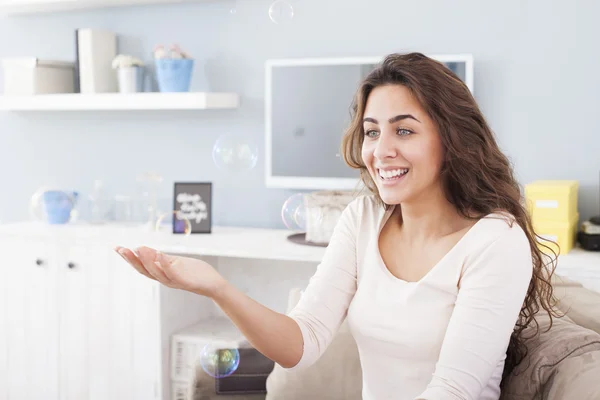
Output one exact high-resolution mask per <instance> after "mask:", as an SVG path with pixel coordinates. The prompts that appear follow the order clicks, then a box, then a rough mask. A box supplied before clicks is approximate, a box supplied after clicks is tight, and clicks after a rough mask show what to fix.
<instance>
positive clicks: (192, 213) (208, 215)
mask: <svg viewBox="0 0 600 400" xmlns="http://www.w3.org/2000/svg"><path fill="white" fill-rule="evenodd" d="M198 202H200V203H198ZM190 203H192V204H190ZM212 205H213V199H212V182H175V183H174V185H173V211H177V212H182V213H183V215H184V216H185V217H186V218H187V219H188V220H189V221H190V223H191V233H192V234H196V233H204V234H206V233H211V232H212ZM182 208H183V210H182ZM203 214H204V215H205V218H202V216H203ZM199 219H200V220H199ZM173 233H174V234H182V233H184V232H182V230H181V229H178V228H177V226H176V224H173Z"/></svg>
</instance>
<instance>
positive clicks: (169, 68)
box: [155, 58, 194, 92]
mask: <svg viewBox="0 0 600 400" xmlns="http://www.w3.org/2000/svg"><path fill="white" fill-rule="evenodd" d="M155 64H156V80H157V81H158V90H160V91H161V92H189V91H190V83H191V81H192V72H193V70H194V60H191V59H187V58H184V59H171V58H159V59H157V60H155Z"/></svg>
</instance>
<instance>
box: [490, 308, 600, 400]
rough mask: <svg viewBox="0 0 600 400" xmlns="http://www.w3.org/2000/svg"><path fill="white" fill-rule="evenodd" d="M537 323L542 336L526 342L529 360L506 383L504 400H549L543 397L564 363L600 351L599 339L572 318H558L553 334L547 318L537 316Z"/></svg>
mask: <svg viewBox="0 0 600 400" xmlns="http://www.w3.org/2000/svg"><path fill="white" fill-rule="evenodd" d="M536 320H537V321H538V323H539V325H540V331H539V335H538V336H537V337H534V338H532V339H530V340H528V341H527V342H526V344H527V348H528V354H527V357H526V358H525V359H524V360H523V362H521V364H519V365H518V366H517V367H516V368H515V369H514V371H513V372H512V373H511V374H510V375H509V376H507V377H506V379H505V381H504V382H503V389H502V396H501V399H503V400H531V399H541V398H544V399H546V397H541V396H542V393H543V392H544V391H549V390H551V386H552V380H553V379H554V377H555V375H556V374H557V373H558V371H561V372H562V371H563V365H564V363H565V360H567V359H570V358H575V357H580V356H582V355H585V354H588V353H592V352H595V351H600V335H599V334H598V333H596V332H594V331H592V330H590V329H587V328H584V327H582V326H579V325H577V324H575V323H573V321H571V320H570V319H569V317H562V318H555V319H554V320H553V324H552V327H551V328H550V330H548V329H547V328H548V326H549V318H548V316H547V315H546V314H543V313H541V314H538V315H537V316H536ZM526 333H527V330H526ZM586 359H587V358H586Z"/></svg>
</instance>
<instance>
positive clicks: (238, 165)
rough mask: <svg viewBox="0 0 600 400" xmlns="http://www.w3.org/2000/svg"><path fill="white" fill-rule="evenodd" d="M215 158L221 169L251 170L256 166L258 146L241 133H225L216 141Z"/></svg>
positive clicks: (232, 170) (213, 154)
mask: <svg viewBox="0 0 600 400" xmlns="http://www.w3.org/2000/svg"><path fill="white" fill-rule="evenodd" d="M212 156H213V160H214V162H215V164H216V166H217V167H219V168H220V169H223V170H226V171H231V172H244V171H249V170H251V169H252V168H254V167H255V166H256V162H257V160H258V146H256V145H255V144H254V142H253V141H252V140H250V139H249V138H247V137H244V136H240V135H223V136H221V137H220V138H219V139H217V141H216V142H215V145H214V146H213V150H212Z"/></svg>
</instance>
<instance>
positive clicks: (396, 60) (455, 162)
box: [342, 53, 557, 378]
mask: <svg viewBox="0 0 600 400" xmlns="http://www.w3.org/2000/svg"><path fill="white" fill-rule="evenodd" d="M382 85H402V86H405V87H406V88H408V89H409V90H410V92H411V93H412V95H413V96H414V97H415V98H416V99H417V100H418V102H419V103H420V104H421V106H422V107H423V108H424V109H425V111H426V112H427V113H428V115H429V117H430V118H431V119H432V120H433V121H434V122H435V124H436V125H437V128H438V132H439V135H440V138H441V141H442V145H443V148H444V161H443V164H442V170H441V179H442V184H443V186H444V190H445V193H446V197H447V199H448V201H449V202H450V203H451V204H453V205H454V207H456V209H457V210H458V212H459V213H460V214H461V215H462V216H464V217H465V218H469V219H475V220H477V219H480V218H482V217H484V216H486V215H488V214H490V213H494V212H505V213H509V214H510V215H512V216H513V217H514V222H516V223H517V224H519V225H520V226H521V228H522V229H523V231H525V234H526V235H527V239H528V240H529V245H530V247H531V255H532V259H533V276H532V279H531V282H530V283H529V288H528V290H527V296H526V298H525V301H524V302H523V306H522V308H521V312H520V314H519V318H518V320H517V323H516V325H515V329H514V331H513V333H512V335H511V337H510V342H509V346H508V350H507V357H506V362H505V366H504V374H503V378H504V377H506V375H507V374H508V373H510V371H512V370H513V368H514V367H515V366H517V365H518V364H519V363H520V362H521V361H522V360H523V358H525V356H526V355H527V347H526V346H525V342H526V340H527V339H529V338H531V337H533V336H535V335H537V334H538V333H539V325H538V323H537V321H536V320H535V315H536V314H537V313H538V312H539V311H540V309H543V310H545V312H547V313H548V314H549V316H550V325H551V324H552V316H557V311H556V308H555V307H554V306H555V299H554V297H553V290H552V285H551V276H552V274H553V273H554V269H555V268H556V258H557V255H556V253H555V252H554V250H553V249H552V248H551V247H549V246H547V245H542V246H545V247H546V248H547V249H548V250H549V251H548V252H544V253H551V254H550V256H547V255H544V253H542V252H541V251H540V249H539V248H538V246H537V244H538V241H537V239H536V237H539V236H538V235H537V234H536V233H535V232H534V229H533V227H532V224H531V219H530V216H529V213H528V212H527V207H526V206H525V204H524V203H525V202H524V201H523V198H522V195H521V187H520V185H519V183H518V182H517V180H516V179H515V176H514V173H513V169H512V166H511V164H510V162H509V160H508V158H507V157H506V156H505V155H504V154H503V153H502V151H500V149H499V147H498V144H497V143H496V139H495V137H494V134H493V133H492V130H491V129H490V127H489V125H488V123H487V122H486V120H485V118H484V116H483V113H482V112H481V110H480V109H479V106H478V105H477V102H476V101H475V99H474V98H473V96H472V94H471V91H470V90H469V88H468V87H467V86H466V85H465V83H464V82H463V81H462V80H461V79H460V78H459V77H458V76H457V75H456V74H454V73H453V72H452V71H451V70H450V69H449V68H448V67H447V66H446V65H444V64H442V63H441V62H439V61H436V60H433V59H431V58H429V57H426V56H425V55H423V54H421V53H409V54H391V55H389V56H387V57H386V58H385V59H384V61H383V62H382V63H381V64H380V65H379V66H377V68H376V69H374V70H373V71H372V72H371V73H370V74H369V75H368V76H367V77H366V78H365V79H364V81H363V82H362V84H361V85H360V87H359V89H358V91H357V93H356V97H355V99H354V102H353V105H352V121H351V123H350V126H349V127H348V129H347V131H346V132H345V134H344V137H343V139H342V154H343V157H344V160H345V161H346V163H347V164H348V165H349V166H350V167H352V168H356V169H359V170H360V175H361V178H362V181H363V183H364V185H365V186H366V188H367V189H368V190H370V191H371V192H372V193H373V194H374V195H375V196H376V197H377V198H378V199H379V201H380V203H381V204H383V201H382V200H381V198H380V197H379V194H378V190H377V186H376V185H375V182H373V180H372V179H371V176H370V174H369V172H368V171H367V168H366V166H365V164H364V162H363V160H362V156H361V148H362V144H363V139H364V130H363V114H364V111H365V106H366V103H367V99H368V97H369V94H370V93H371V91H372V90H373V89H374V88H376V87H378V86H382ZM385 206H386V207H387V205H385ZM528 327H529V328H531V329H528V330H527V331H526V332H524V330H525V329H526V328H528ZM530 330H531V331H532V332H533V334H530Z"/></svg>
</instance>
